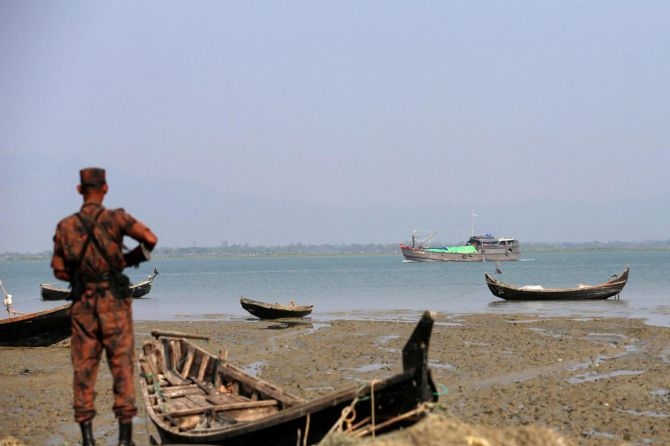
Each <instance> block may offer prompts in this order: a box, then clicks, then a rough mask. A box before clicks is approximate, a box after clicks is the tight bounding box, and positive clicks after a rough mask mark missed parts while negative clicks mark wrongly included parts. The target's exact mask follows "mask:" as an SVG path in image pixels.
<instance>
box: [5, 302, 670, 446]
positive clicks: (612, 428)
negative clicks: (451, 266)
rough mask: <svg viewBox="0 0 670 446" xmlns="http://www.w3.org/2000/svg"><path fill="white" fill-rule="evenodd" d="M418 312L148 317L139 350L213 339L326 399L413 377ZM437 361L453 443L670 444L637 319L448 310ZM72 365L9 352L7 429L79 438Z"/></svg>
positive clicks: (655, 338) (665, 339)
mask: <svg viewBox="0 0 670 446" xmlns="http://www.w3.org/2000/svg"><path fill="white" fill-rule="evenodd" d="M417 320H418V319H416V320H408V319H403V320H402V321H397V320H396V321H379V320H347V319H333V320H328V321H323V320H320V319H319V320H311V319H300V320H294V321H291V322H292V323H287V322H285V321H260V320H257V319H253V318H247V319H244V320H231V321H219V320H205V321H136V322H135V343H136V349H139V347H140V346H141V344H142V342H143V341H144V340H147V339H149V338H150V336H151V335H150V332H151V330H156V329H159V330H170V331H181V332H190V333H198V334H204V335H207V336H210V341H208V342H206V343H202V346H203V347H204V348H205V349H207V350H209V351H211V352H214V353H218V352H220V351H222V352H227V355H228V359H229V360H230V361H231V362H233V363H235V364H236V365H238V366H240V367H242V368H245V369H247V371H249V372H250V373H254V374H260V375H262V377H263V379H265V380H268V381H270V382H272V383H274V384H276V385H278V386H280V387H282V388H284V389H285V390H287V391H289V392H291V393H294V394H296V395H299V396H302V397H304V398H306V399H313V398H315V397H318V396H321V395H324V394H328V393H330V392H333V391H336V390H340V389H344V388H349V387H352V386H354V385H356V384H357V383H359V382H360V381H367V380H372V379H375V378H377V377H386V376H390V375H392V374H394V373H397V372H398V371H400V370H401V368H402V365H401V363H402V360H401V358H400V356H401V355H400V351H401V349H402V346H403V345H404V343H405V341H406V340H407V338H408V336H409V333H410V332H411V331H412V329H413V328H414V325H415V323H416V322H417ZM429 361H430V366H431V368H432V373H433V376H434V380H435V382H436V384H437V385H438V388H439V389H442V390H441V391H440V392H441V393H443V395H441V396H440V399H439V402H438V405H437V408H436V410H435V414H436V416H439V420H441V421H436V419H435V418H432V417H431V418H430V422H428V423H427V424H428V425H427V426H425V425H423V424H424V423H423V422H422V426H421V428H422V429H424V430H426V429H427V431H428V432H431V429H432V430H433V431H435V432H437V431H438V430H440V429H441V428H442V429H441V430H440V436H439V437H440V438H441V439H442V440H444V435H445V433H444V432H442V431H443V430H444V429H443V428H444V426H442V425H441V423H442V422H452V423H459V424H463V423H465V424H467V425H472V426H478V427H477V432H486V435H487V437H486V438H488V439H489V441H490V442H492V444H504V443H500V441H502V440H501V439H500V438H497V439H496V438H494V436H495V435H498V434H496V432H505V435H507V436H508V437H510V438H511V437H513V436H514V433H513V432H510V431H509V429H510V426H511V428H512V429H518V430H523V429H527V428H534V427H537V428H538V429H546V428H549V429H551V430H552V432H554V433H556V434H558V435H560V436H562V437H563V438H566V439H569V441H571V442H572V443H573V444H584V445H591V444H593V445H595V444H598V445H600V444H603V445H619V444H625V443H627V442H632V443H642V442H645V441H647V442H656V443H658V444H661V443H662V442H664V441H667V440H668V439H670V423H668V422H667V421H668V419H669V418H670V411H669V410H668V407H669V403H670V387H669V384H668V381H667V377H668V376H670V328H667V327H658V326H650V325H646V324H645V322H644V321H643V320H641V319H628V318H582V319H580V318H574V317H547V318H544V317H535V316H528V315H525V314H474V315H446V314H443V313H438V314H437V317H436V323H435V326H434V329H433V336H432V339H431V345H430V348H429ZM102 362H103V364H101V367H100V373H99V377H98V384H97V390H98V398H97V399H96V408H97V410H98V416H97V417H96V418H95V420H94V432H95V435H96V438H99V440H98V444H103V445H104V444H115V441H116V435H117V433H116V422H115V420H114V417H113V414H112V411H111V405H112V403H111V401H112V397H111V376H110V374H109V369H108V367H107V364H106V360H103V361H102ZM71 373H72V371H71V366H70V362H69V347H43V348H11V347H0V390H1V392H0V426H1V427H2V429H1V431H2V435H5V436H7V435H9V436H12V437H14V438H16V439H18V440H20V441H22V442H24V443H25V444H28V445H62V444H76V443H78V441H79V439H80V438H79V429H78V426H77V425H76V424H75V423H74V421H73V419H72V410H71V394H72V392H71V379H72V378H71ZM138 390H139V388H138ZM137 397H138V409H139V411H138V416H137V417H136V419H135V420H134V425H135V428H134V433H135V435H134V437H135V442H136V444H137V445H138V446H142V445H148V444H149V435H150V434H152V433H153V432H152V429H153V427H152V426H150V425H149V424H148V422H147V420H146V418H145V417H144V408H143V401H142V400H141V395H140V393H139V392H138V396H137ZM445 420H446V421H445ZM502 428H506V429H507V430H505V431H501V430H500V429H502ZM489 431H490V432H489ZM536 434H537V432H536ZM392 435H393V434H392ZM1 438H3V437H0V439H1ZM426 438H430V435H427V437H426ZM532 438H533V436H531V438H530V439H529V440H528V441H527V442H526V443H519V442H518V441H517V443H516V444H527V445H531V444H542V443H540V442H539V438H542V436H541V435H540V436H539V437H537V436H536V440H537V441H538V442H537V443H533V440H532ZM462 439H463V438H461V440H462ZM456 440H458V439H454V441H456ZM517 440H518V439H517ZM0 444H1V443H0ZM390 444H393V443H390ZM398 444H414V443H402V442H401V443H398ZM416 444H422V445H425V444H433V443H430V442H426V443H416ZM435 444H438V443H435ZM454 444H460V443H457V442H456V443H454ZM463 444H467V443H463Z"/></svg>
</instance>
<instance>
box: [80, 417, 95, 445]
mask: <svg viewBox="0 0 670 446" xmlns="http://www.w3.org/2000/svg"><path fill="white" fill-rule="evenodd" d="M79 427H81V444H82V446H95V440H94V439H93V422H91V421H84V422H83V423H79Z"/></svg>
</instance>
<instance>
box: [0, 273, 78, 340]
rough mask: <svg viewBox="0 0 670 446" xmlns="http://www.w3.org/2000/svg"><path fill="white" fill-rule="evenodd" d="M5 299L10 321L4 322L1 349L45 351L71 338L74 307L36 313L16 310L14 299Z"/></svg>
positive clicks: (0, 323) (0, 326) (1, 322)
mask: <svg viewBox="0 0 670 446" xmlns="http://www.w3.org/2000/svg"><path fill="white" fill-rule="evenodd" d="M0 287H1V288H2V292H3V293H4V295H5V298H4V301H3V303H4V306H5V309H6V310H7V313H8V317H7V318H5V319H0V345H2V346H8V347H45V346H48V345H51V344H55V343H57V342H60V341H62V340H64V339H67V338H68V337H69V336H70V305H71V304H70V303H68V304H66V305H62V306H60V307H56V308H52V309H49V310H44V311H38V312H36V313H21V312H19V311H16V310H14V305H13V302H12V295H11V294H8V293H7V290H5V287H4V286H3V285H2V282H0Z"/></svg>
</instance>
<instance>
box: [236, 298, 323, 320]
mask: <svg viewBox="0 0 670 446" xmlns="http://www.w3.org/2000/svg"><path fill="white" fill-rule="evenodd" d="M240 304H241V305H242V308H244V309H245V310H247V311H248V312H249V313H251V314H253V315H254V316H256V317H257V318H259V319H280V318H289V317H304V316H307V315H308V314H310V313H311V312H312V309H313V308H314V306H313V305H296V304H295V303H294V302H293V301H290V302H289V304H288V305H282V304H277V303H274V304H270V303H266V302H260V301H257V300H252V299H248V298H246V297H241V298H240Z"/></svg>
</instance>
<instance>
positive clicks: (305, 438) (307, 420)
mask: <svg viewBox="0 0 670 446" xmlns="http://www.w3.org/2000/svg"><path fill="white" fill-rule="evenodd" d="M310 420H311V414H309V413H308V414H307V419H306V420H305V437H304V438H303V439H302V446H307V437H309V422H310Z"/></svg>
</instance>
